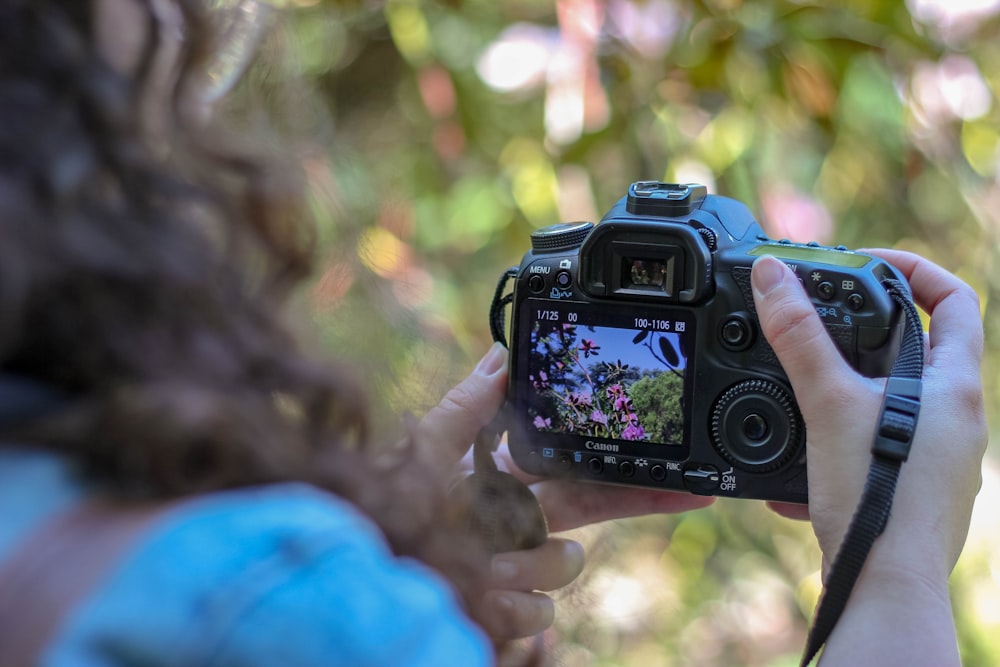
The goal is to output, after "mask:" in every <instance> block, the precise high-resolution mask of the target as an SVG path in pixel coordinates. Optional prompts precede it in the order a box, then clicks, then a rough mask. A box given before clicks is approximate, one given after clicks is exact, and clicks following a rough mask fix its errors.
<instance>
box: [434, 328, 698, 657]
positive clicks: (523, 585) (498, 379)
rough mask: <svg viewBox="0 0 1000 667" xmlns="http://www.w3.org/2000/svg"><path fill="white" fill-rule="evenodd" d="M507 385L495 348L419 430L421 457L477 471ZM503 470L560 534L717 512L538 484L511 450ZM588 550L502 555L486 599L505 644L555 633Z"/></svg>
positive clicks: (645, 495) (670, 497) (675, 500)
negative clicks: (558, 602) (560, 598)
mask: <svg viewBox="0 0 1000 667" xmlns="http://www.w3.org/2000/svg"><path fill="white" fill-rule="evenodd" d="M506 386H507V350H506V349H505V348H504V347H503V346H502V345H500V344H499V343H495V344H494V345H493V347H492V348H490V350H489V352H487V353H486V355H485V356H484V357H483V359H482V360H481V361H480V362H479V364H478V365H477V366H476V369H475V370H474V371H473V372H472V374H471V375H469V376H468V377H467V378H466V379H465V380H463V381H462V382H460V383H459V384H458V385H457V386H456V387H455V388H453V389H452V390H451V391H449V392H448V394H447V395H446V396H445V397H444V399H442V401H441V402H440V403H439V404H438V405H437V406H436V407H435V408H433V409H432V410H431V411H430V412H429V413H428V414H427V416H426V417H424V418H423V419H422V420H421V421H420V423H419V424H418V425H417V431H416V436H417V442H418V443H420V444H419V445H418V455H420V456H422V457H425V460H428V461H434V462H437V464H438V465H440V464H441V463H443V462H444V461H458V460H459V459H462V457H463V456H464V457H465V458H464V459H462V465H463V467H465V468H466V469H469V470H471V468H472V464H471V461H472V459H471V454H470V443H471V442H473V440H475V438H476V436H477V434H478V433H479V431H480V430H481V429H482V428H483V427H485V426H486V425H488V424H490V423H491V422H492V421H493V419H494V418H495V417H496V415H497V412H499V410H500V407H501V405H502V404H503V400H504V393H505V390H506ZM496 458H497V463H498V466H499V467H500V468H501V469H502V470H506V471H507V472H510V473H511V474H512V475H514V476H515V477H518V478H520V479H522V480H523V481H524V482H525V483H527V484H529V486H530V488H531V490H532V492H533V493H534V494H535V497H536V498H538V501H539V503H540V504H541V506H542V511H543V512H544V513H545V517H546V520H547V521H548V526H549V530H550V531H553V532H559V531H563V530H569V529H571V528H576V527H578V526H583V525H586V524H590V523H596V522H599V521H606V520H609V519H617V518H624V517H630V516H639V515H644V514H655V513H676V512H682V511H686V510H690V509H697V508H701V507H706V506H708V505H710V504H711V503H712V501H713V499H712V498H707V497H702V496H695V495H691V494H688V493H673V492H670V491H660V490H656V489H643V488H638V487H635V488H630V487H618V486H607V485H600V484H586V483H580V482H573V481H569V480H543V479H540V478H535V477H530V476H528V475H526V474H524V473H523V472H521V471H520V470H518V469H517V466H516V465H514V464H513V462H512V461H511V459H510V456H509V454H508V452H507V450H506V447H505V446H502V447H501V448H500V450H499V451H498V455H497V457H496ZM583 563H584V552H583V547H582V546H581V545H580V544H579V543H577V542H574V541H572V540H567V539H563V538H558V537H549V538H548V540H547V541H546V542H545V543H544V544H542V545H541V546H539V547H537V548H535V549H530V550H525V551H512V552H507V553H500V554H496V555H495V556H494V557H493V563H492V565H493V578H492V582H493V586H495V590H492V591H490V592H489V593H487V595H486V596H485V598H484V600H483V605H484V607H483V609H482V613H481V614H480V616H481V618H484V619H486V620H485V621H484V622H485V624H486V625H487V626H488V627H487V628H486V630H487V631H488V632H489V633H490V634H491V635H492V636H493V637H495V638H498V639H513V638H517V637H526V636H530V635H533V634H537V633H538V632H541V631H542V630H544V629H545V628H547V627H549V626H550V625H551V624H552V622H553V620H554V618H555V607H554V604H553V602H552V599H551V598H550V597H549V596H548V595H545V594H544V593H542V592H539V591H553V590H556V589H558V588H562V587H564V586H566V585H568V584H569V583H571V582H572V581H573V580H574V579H576V577H578V576H579V575H580V572H581V571H582V570H583Z"/></svg>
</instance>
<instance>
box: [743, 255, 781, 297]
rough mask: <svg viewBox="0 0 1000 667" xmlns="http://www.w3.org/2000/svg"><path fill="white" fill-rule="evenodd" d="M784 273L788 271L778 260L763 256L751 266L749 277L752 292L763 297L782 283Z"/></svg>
mask: <svg viewBox="0 0 1000 667" xmlns="http://www.w3.org/2000/svg"><path fill="white" fill-rule="evenodd" d="M786 271H788V269H786V268H785V265H784V264H783V263H782V262H781V261H780V260H778V259H775V258H774V257H771V256H770V255H764V256H763V257H761V258H759V259H758V260H757V261H756V262H754V264H753V273H752V274H751V276H750V281H751V283H752V284H753V290H754V291H755V292H757V295H758V296H765V295H766V294H767V293H768V292H770V291H771V290H773V289H775V288H776V287H778V286H779V285H781V283H782V282H784V280H785V272H786Z"/></svg>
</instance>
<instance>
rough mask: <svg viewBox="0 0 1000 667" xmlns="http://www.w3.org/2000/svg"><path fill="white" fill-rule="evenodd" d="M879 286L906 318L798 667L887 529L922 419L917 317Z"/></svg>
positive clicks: (904, 298)
mask: <svg viewBox="0 0 1000 667" xmlns="http://www.w3.org/2000/svg"><path fill="white" fill-rule="evenodd" d="M883 285H884V286H885V288H886V290H887V291H888V292H889V295H890V296H891V297H892V299H893V301H895V302H896V303H897V304H899V306H900V307H901V308H902V309H903V314H904V316H905V318H906V323H905V328H904V331H903V340H902V344H901V346H900V351H899V354H898V355H897V356H896V361H895V363H894V364H893V366H892V371H891V372H890V374H889V379H888V382H887V383H886V386H885V393H884V395H883V399H882V410H881V412H880V414H879V418H878V425H877V427H876V430H875V437H874V443H873V444H872V463H871V467H870V468H869V469H868V480H867V482H866V484H865V489H864V492H863V493H862V495H861V500H860V502H859V503H858V508H857V509H856V510H855V512H854V516H853V517H852V518H851V523H850V525H849V527H848V529H847V533H846V534H845V535H844V540H843V542H841V545H840V550H839V551H838V552H837V556H836V558H834V561H833V564H832V565H831V567H830V572H829V574H828V575H827V578H826V582H825V590H824V592H823V596H822V598H821V599H820V602H819V607H818V608H817V610H816V616H815V618H814V621H813V627H812V629H811V630H810V631H809V637H808V639H807V641H806V649H805V654H804V655H803V657H802V662H801V663H800V667H806V666H807V665H809V664H810V663H811V662H812V660H813V658H815V657H816V654H817V653H819V650H820V648H822V646H823V644H825V643H826V640H827V639H828V638H829V637H830V633H831V632H833V628H834V626H835V625H836V624H837V621H838V620H839V618H840V615H841V614H842V613H843V611H844V608H845V607H846V606H847V601H848V598H849V597H850V595H851V591H853V590H854V585H855V583H856V582H857V580H858V577H859V576H860V575H861V570H862V568H863V567H864V564H865V560H866V559H867V558H868V553H869V552H870V551H871V548H872V545H873V544H874V543H875V540H876V538H878V536H879V535H881V534H882V531H883V530H885V526H886V523H887V522H888V520H889V513H890V511H891V510H892V500H893V496H894V495H895V493H896V481H897V480H898V479H899V471H900V468H901V466H902V464H903V462H904V461H905V460H906V458H907V456H908V455H909V452H910V445H911V443H912V442H913V436H914V434H915V433H916V430H917V417H918V416H919V414H920V391H921V379H920V378H921V376H922V374H923V369H924V340H923V328H922V327H921V324H920V316H919V315H918V313H917V309H916V307H915V306H914V305H913V301H912V300H911V298H910V296H909V291H908V290H907V289H906V287H905V286H904V285H903V283H901V282H900V281H898V280H885V281H883Z"/></svg>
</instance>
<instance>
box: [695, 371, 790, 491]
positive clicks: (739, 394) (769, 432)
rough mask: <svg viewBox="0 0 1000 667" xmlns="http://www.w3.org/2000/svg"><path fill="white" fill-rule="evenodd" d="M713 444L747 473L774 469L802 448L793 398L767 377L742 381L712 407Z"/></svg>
mask: <svg viewBox="0 0 1000 667" xmlns="http://www.w3.org/2000/svg"><path fill="white" fill-rule="evenodd" d="M711 431H712V444H713V445H714V446H715V449H716V451H717V452H718V453H719V455H720V456H722V458H724V459H725V460H726V461H728V462H729V463H731V464H733V465H734V466H735V467H737V468H740V469H741V470H745V471H747V472H768V471H771V470H776V469H778V468H780V467H781V466H783V465H785V464H786V463H788V462H789V461H791V460H792V459H793V458H794V457H795V456H796V454H797V453H798V452H799V450H800V449H801V445H802V442H803V439H804V435H805V428H804V427H803V424H802V418H801V416H799V412H798V409H797V407H796V405H795V401H794V399H793V398H792V397H791V395H790V394H789V393H788V392H787V391H785V390H784V389H783V388H782V387H781V386H779V385H778V384H776V383H774V382H771V381H770V380H760V379H755V380H744V381H743V382H740V383H738V384H735V385H733V386H732V387H730V388H729V389H727V390H726V391H725V393H723V394H722V396H720V397H719V399H718V400H717V401H716V402H715V406H714V408H713V409H712V417H711Z"/></svg>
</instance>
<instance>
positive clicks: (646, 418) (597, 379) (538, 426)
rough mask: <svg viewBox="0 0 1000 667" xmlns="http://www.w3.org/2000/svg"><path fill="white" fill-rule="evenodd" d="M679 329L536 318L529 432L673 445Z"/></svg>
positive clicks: (682, 364) (678, 434) (678, 412)
mask: <svg viewBox="0 0 1000 667" xmlns="http://www.w3.org/2000/svg"><path fill="white" fill-rule="evenodd" d="M686 368H687V358H686V355H685V354H684V352H683V344H682V339H681V334H679V333H673V332H664V331H649V330H635V329H620V328H614V327H600V326H587V325H577V324H567V323H565V322H548V321H538V322H536V323H535V325H534V329H533V331H532V334H531V353H530V363H529V377H528V382H529V383H530V386H531V388H532V391H533V393H534V396H533V398H532V400H531V401H529V408H528V411H529V414H528V418H529V421H530V422H531V424H532V425H533V426H534V428H535V430H537V431H540V432H546V433H567V434H573V435H581V436H593V437H599V438H608V439H618V440H632V441H643V442H651V443H662V444H674V445H676V444H681V443H682V440H683V428H684V421H683V410H682V402H683V400H684V399H683V397H684V373H685V371H686Z"/></svg>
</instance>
